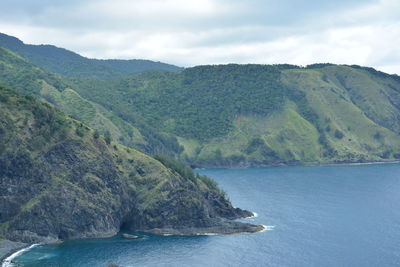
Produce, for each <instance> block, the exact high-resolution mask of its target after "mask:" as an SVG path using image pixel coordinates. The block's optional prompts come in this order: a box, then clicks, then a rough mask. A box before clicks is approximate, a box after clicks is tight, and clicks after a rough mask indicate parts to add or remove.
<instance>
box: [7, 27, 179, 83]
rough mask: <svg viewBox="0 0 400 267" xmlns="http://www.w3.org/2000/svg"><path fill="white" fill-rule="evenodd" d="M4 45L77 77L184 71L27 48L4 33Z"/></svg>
mask: <svg viewBox="0 0 400 267" xmlns="http://www.w3.org/2000/svg"><path fill="white" fill-rule="evenodd" d="M0 46H2V47H5V48H7V49H9V50H11V51H13V52H15V53H17V54H19V55H21V56H23V57H24V58H26V59H28V60H29V61H31V62H33V63H34V64H36V65H37V66H39V67H41V68H43V69H45V70H47V71H50V72H54V73H57V74H61V75H66V76H73V77H86V76H94V77H99V78H111V77H116V76H119V77H122V76H126V75H131V74H134V73H140V72H144V71H148V70H168V71H180V70H181V68H179V67H177V66H174V65H170V64H165V63H161V62H154V61H150V60H141V59H134V60H98V59H89V58H85V57H82V56H80V55H78V54H76V53H74V52H71V51H68V50H66V49H63V48H58V47H55V46H52V45H27V44H24V43H23V42H22V41H20V40H18V39H17V38H15V37H12V36H8V35H6V34H2V33H0Z"/></svg>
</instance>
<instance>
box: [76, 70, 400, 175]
mask: <svg viewBox="0 0 400 267" xmlns="http://www.w3.org/2000/svg"><path fill="white" fill-rule="evenodd" d="M75 85H76V86H77V90H78V92H79V93H80V94H81V95H83V96H85V97H86V98H88V99H90V100H91V101H93V102H96V103H99V104H101V105H103V106H107V107H108V108H110V109H113V111H114V112H116V113H118V114H120V116H124V117H129V116H133V115H136V116H137V115H138V114H139V115H140V116H141V117H142V118H143V119H144V120H145V121H146V123H147V124H148V125H150V126H151V127H153V128H155V129H157V130H158V131H159V132H163V133H168V134H172V135H174V136H176V137H177V138H178V140H179V143H180V145H181V146H183V147H184V150H183V151H182V152H181V153H180V154H179V157H180V158H181V159H182V160H184V161H186V162H187V163H189V164H191V165H192V166H197V167H229V166H232V167H234V166H236V167H237V166H261V165H267V164H281V163H307V162H310V163H311V162H365V161H381V160H394V159H398V158H400V135H399V133H400V104H399V103H400V78H399V77H398V76H397V75H388V74H385V73H382V72H379V71H376V70H374V69H371V68H365V67H359V66H346V65H333V64H315V65H310V66H308V67H306V68H302V67H298V66H292V65H272V66H271V65H235V64H230V65H217V66H198V67H194V68H188V69H185V70H184V71H182V72H180V73H171V72H161V71H153V72H147V73H143V74H138V75H134V76H131V77H127V78H122V79H112V80H105V79H95V78H93V79H92V78H83V79H76V80H75Z"/></svg>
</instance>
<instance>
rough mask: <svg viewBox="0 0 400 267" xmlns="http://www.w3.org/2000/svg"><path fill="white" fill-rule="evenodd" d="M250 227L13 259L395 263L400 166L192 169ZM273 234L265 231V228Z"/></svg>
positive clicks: (66, 246) (50, 249) (92, 244)
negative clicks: (246, 215) (250, 214)
mask: <svg viewBox="0 0 400 267" xmlns="http://www.w3.org/2000/svg"><path fill="white" fill-rule="evenodd" d="M199 172H201V173H202V174H207V175H209V176H211V177H213V178H214V179H215V180H217V181H218V183H219V184H220V186H221V187H222V188H223V189H224V190H225V191H226V192H227V193H228V195H229V197H230V199H231V201H232V202H233V204H234V205H235V206H238V207H241V208H245V209H248V210H251V211H254V212H256V213H257V214H258V217H255V218H251V219H247V221H249V222H253V223H256V224H264V225H268V226H275V227H274V228H273V230H271V231H264V232H261V233H256V234H237V235H229V236H196V237H173V236H169V237H159V236H150V235H142V238H140V239H124V238H122V237H121V236H116V237H114V238H110V239H97V240H81V241H69V242H65V243H63V244H58V245H46V246H38V247H35V248H33V249H32V250H30V251H28V252H26V253H24V254H22V255H21V256H19V257H17V258H16V259H15V261H16V262H17V263H18V264H21V265H22V266H107V265H108V264H110V263H114V264H118V265H120V266H210V267H211V266H400V165H399V164H385V165H383V164H382V165H365V166H364V165H363V166H321V167H319V166H318V167H269V168H254V169H238V170H226V169H216V170H214V169H208V170H201V171H199ZM271 229H272V228H271Z"/></svg>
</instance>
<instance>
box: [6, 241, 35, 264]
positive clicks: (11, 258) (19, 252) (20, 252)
mask: <svg viewBox="0 0 400 267" xmlns="http://www.w3.org/2000/svg"><path fill="white" fill-rule="evenodd" d="M38 245H39V244H33V245H31V246H29V247H26V248H23V249H21V250H18V251H17V252H14V253H13V254H11V255H10V256H8V257H7V258H6V259H5V260H4V261H3V263H2V265H1V267H12V266H15V264H14V263H13V260H14V259H15V258H16V257H18V256H19V255H21V254H22V253H24V252H26V251H28V250H30V249H32V248H34V247H36V246H38Z"/></svg>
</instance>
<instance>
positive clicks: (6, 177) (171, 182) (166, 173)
mask: <svg viewBox="0 0 400 267" xmlns="http://www.w3.org/2000/svg"><path fill="white" fill-rule="evenodd" d="M0 110H1V112H0V234H1V235H3V236H4V237H5V238H7V239H10V240H14V241H22V242H26V243H32V242H51V241H56V240H60V239H61V240H62V239H75V238H90V237H105V236H110V235H113V234H115V233H116V232H117V231H119V230H120V229H121V228H126V229H133V230H142V231H148V232H153V233H159V234H162V233H174V234H196V233H198V232H219V233H231V232H254V231H258V230H260V229H261V227H259V226H254V225H250V224H244V223H239V222H232V221H230V220H232V219H236V218H240V217H246V216H249V215H251V213H250V212H247V211H243V210H240V209H235V208H233V207H232V205H231V203H230V202H229V201H228V200H227V199H226V198H225V197H224V194H223V193H222V192H221V191H220V190H219V189H218V188H217V187H215V186H213V185H212V184H211V185H210V183H208V184H207V182H209V181H208V180H207V179H209V178H204V177H201V176H198V175H195V176H193V177H194V178H193V177H191V178H190V179H189V178H188V177H185V176H182V175H180V174H179V173H178V172H177V171H175V170H173V169H171V168H167V167H165V166H164V165H163V164H162V163H161V162H159V161H157V160H155V159H153V158H151V157H149V156H147V155H145V154H143V153H141V152H139V151H137V150H135V149H133V148H128V147H125V146H122V145H120V144H118V143H115V142H112V141H110V140H108V139H106V138H103V137H101V136H99V135H98V134H97V133H96V132H94V131H93V130H91V129H90V128H88V127H86V126H85V125H83V124H82V123H80V122H79V121H75V120H73V119H71V118H68V117H66V116H65V115H64V114H62V113H60V112H57V111H56V110H54V109H53V108H52V107H50V106H49V105H47V104H43V103H39V102H38V101H36V100H34V99H33V98H31V97H21V96H18V95H17V94H16V93H14V92H12V91H10V90H8V89H4V88H2V89H0Z"/></svg>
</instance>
